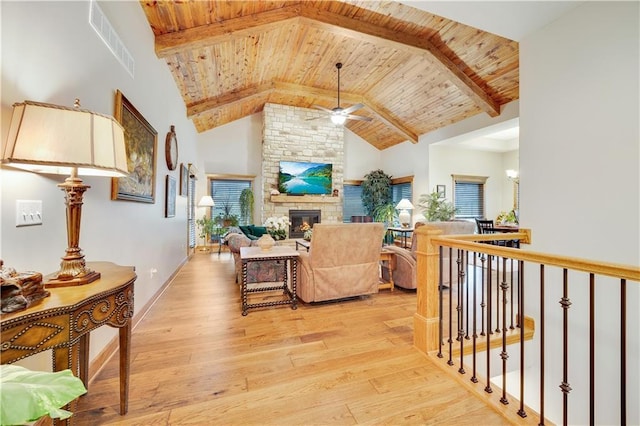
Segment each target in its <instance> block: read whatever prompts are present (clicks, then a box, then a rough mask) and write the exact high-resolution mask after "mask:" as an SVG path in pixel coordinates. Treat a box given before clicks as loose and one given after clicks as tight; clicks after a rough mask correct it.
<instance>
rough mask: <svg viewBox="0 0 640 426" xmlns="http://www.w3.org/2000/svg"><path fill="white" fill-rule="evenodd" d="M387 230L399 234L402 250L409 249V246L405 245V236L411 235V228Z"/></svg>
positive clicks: (391, 228)
mask: <svg viewBox="0 0 640 426" xmlns="http://www.w3.org/2000/svg"><path fill="white" fill-rule="evenodd" d="M387 230H388V231H392V232H397V233H399V234H400V236H401V237H402V248H409V246H408V245H407V236H408V235H409V234H412V233H413V228H398V227H390V228H387Z"/></svg>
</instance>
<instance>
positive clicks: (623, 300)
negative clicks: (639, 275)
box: [620, 279, 627, 426]
mask: <svg viewBox="0 0 640 426" xmlns="http://www.w3.org/2000/svg"><path fill="white" fill-rule="evenodd" d="M620 424H621V425H622V426H625V425H626V424H627V280H625V279H622V280H620Z"/></svg>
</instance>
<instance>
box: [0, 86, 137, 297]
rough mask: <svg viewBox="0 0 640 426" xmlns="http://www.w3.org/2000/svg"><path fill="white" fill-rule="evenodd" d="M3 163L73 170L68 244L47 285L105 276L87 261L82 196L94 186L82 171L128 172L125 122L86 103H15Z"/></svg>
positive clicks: (37, 169)
mask: <svg viewBox="0 0 640 426" xmlns="http://www.w3.org/2000/svg"><path fill="white" fill-rule="evenodd" d="M2 164H6V165H8V166H12V167H16V168H20V169H24V170H29V171H32V172H35V173H50V174H68V175H69V177H68V178H66V179H65V181H64V183H60V184H58V186H59V187H60V188H61V189H62V190H63V191H64V192H65V204H66V206H67V242H68V247H67V251H66V254H65V256H64V257H62V261H61V262H60V270H59V271H58V272H56V273H55V274H54V276H53V278H52V279H51V280H50V281H48V282H46V283H45V285H46V286H47V287H68V286H76V285H83V284H88V283H90V282H93V281H95V280H97V279H98V278H100V273H99V272H96V271H92V270H90V269H88V268H87V267H86V264H85V260H84V254H82V250H81V249H80V247H79V242H80V219H81V214H82V197H83V194H84V192H85V191H86V190H87V189H89V188H90V186H88V185H84V184H83V182H82V179H80V178H79V177H78V176H79V175H88V176H107V177H123V176H126V175H127V174H128V173H129V171H128V166H127V155H126V148H125V143H124V131H123V130H122V126H121V125H120V123H118V122H117V121H116V120H115V119H114V118H113V117H110V116H107V115H102V114H98V113H95V112H91V111H88V110H84V109H80V103H79V101H78V99H76V100H75V103H74V108H68V107H63V106H58V105H52V104H45V103H39V102H32V101H24V102H22V103H17V104H14V105H13V115H12V117H11V125H10V127H9V136H8V138H7V144H6V146H5V150H4V153H3V155H2Z"/></svg>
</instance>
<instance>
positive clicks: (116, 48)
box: [89, 0, 135, 78]
mask: <svg viewBox="0 0 640 426" xmlns="http://www.w3.org/2000/svg"><path fill="white" fill-rule="evenodd" d="M89 24H91V26H92V27H93V29H94V30H95V31H96V33H98V35H99V36H100V38H101V39H102V41H104V44H106V45H107V47H108V48H109V50H111V53H113V55H114V56H115V57H116V58H117V59H118V61H119V62H120V63H121V64H122V66H123V67H124V69H126V70H127V72H128V73H129V75H131V77H132V78H133V76H134V71H135V61H134V60H133V56H131V54H130V53H129V51H128V50H127V48H126V47H125V45H124V43H122V40H120V36H118V34H117V33H116V32H115V30H114V29H113V27H112V26H111V23H110V22H109V20H108V19H107V17H106V16H105V15H104V12H102V9H100V6H98V3H97V2H96V1H95V0H91V6H90V8H89Z"/></svg>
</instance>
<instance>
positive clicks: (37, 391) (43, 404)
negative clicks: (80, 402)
mask: <svg viewBox="0 0 640 426" xmlns="http://www.w3.org/2000/svg"><path fill="white" fill-rule="evenodd" d="M0 389H1V390H2V391H1V392H0V408H1V409H0V424H2V425H20V424H25V423H28V422H33V421H36V420H38V419H39V418H41V417H42V416H44V415H46V414H48V415H49V417H51V418H52V419H56V418H57V419H66V418H68V417H71V415H72V414H73V413H71V412H69V411H66V410H63V409H61V408H60V407H64V406H65V405H67V404H68V403H69V402H71V401H73V400H74V399H76V398H77V397H79V396H80V395H82V394H84V393H86V392H87V390H86V389H85V387H84V384H83V383H82V380H80V379H79V378H77V377H75V376H74V375H73V374H72V373H71V370H63V371H58V372H56V373H49V372H42V371H31V370H28V369H26V368H24V367H20V366H18V365H11V364H4V365H0Z"/></svg>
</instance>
